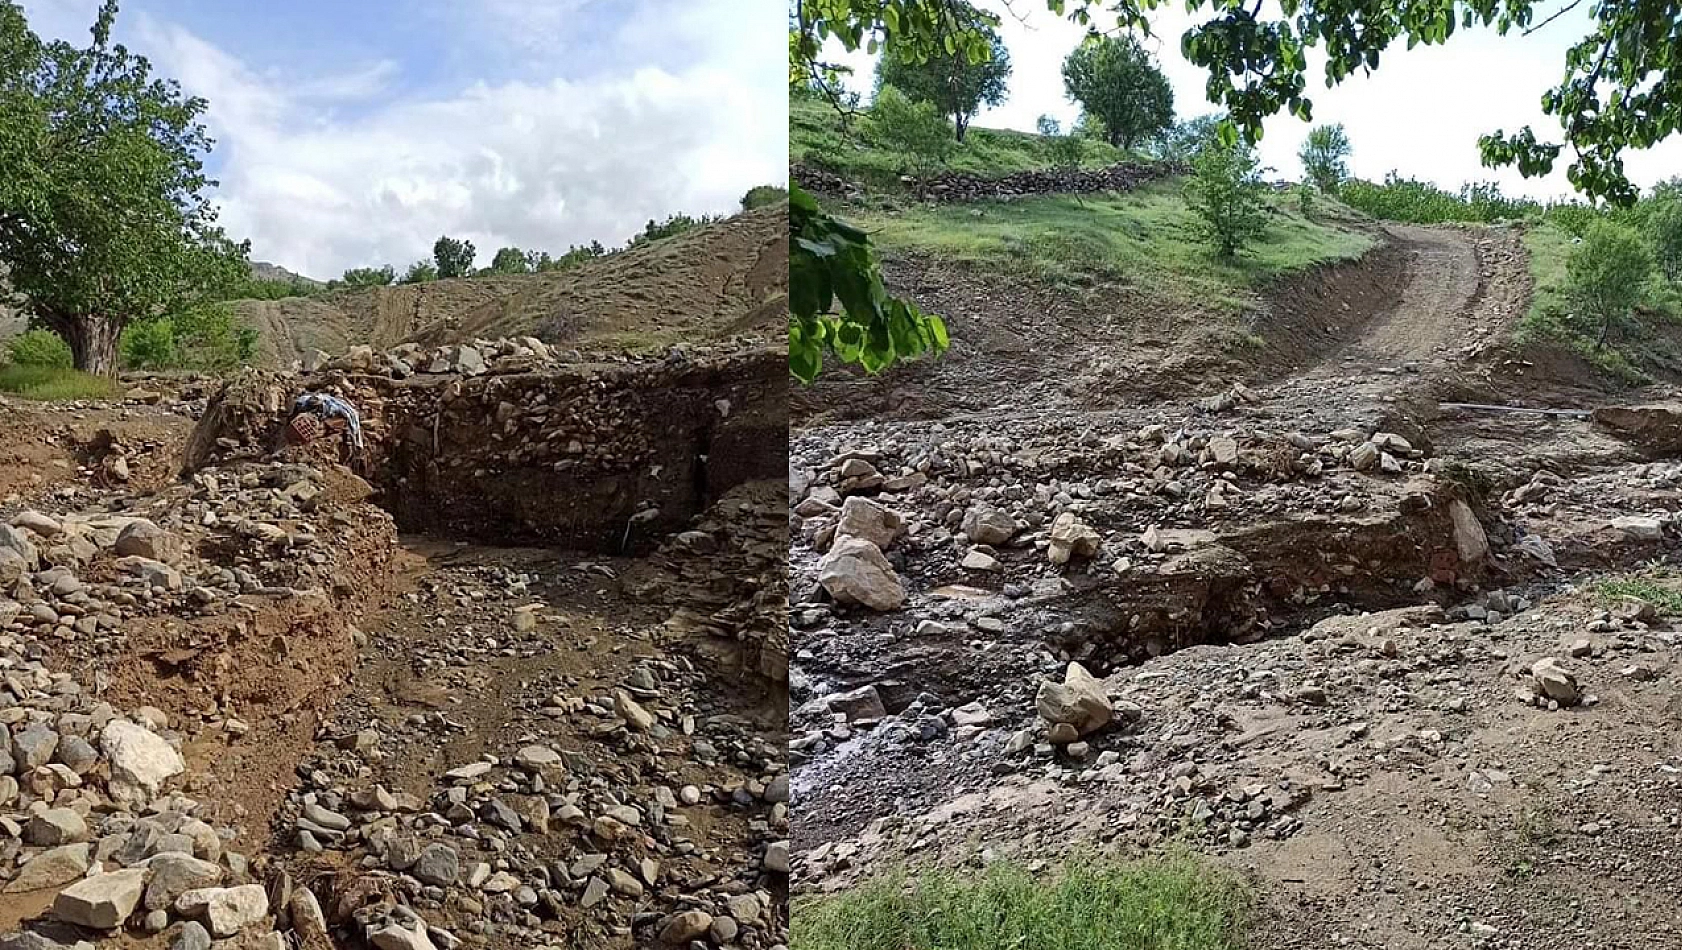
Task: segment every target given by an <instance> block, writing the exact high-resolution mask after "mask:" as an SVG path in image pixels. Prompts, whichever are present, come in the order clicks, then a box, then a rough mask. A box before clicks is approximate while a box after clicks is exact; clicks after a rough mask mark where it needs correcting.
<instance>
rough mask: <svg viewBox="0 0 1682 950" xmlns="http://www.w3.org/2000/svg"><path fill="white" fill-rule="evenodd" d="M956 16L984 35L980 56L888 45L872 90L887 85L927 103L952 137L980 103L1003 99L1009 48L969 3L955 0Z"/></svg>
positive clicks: (992, 103) (965, 128)
mask: <svg viewBox="0 0 1682 950" xmlns="http://www.w3.org/2000/svg"><path fill="white" fill-rule="evenodd" d="M958 15H959V18H960V22H961V23H963V24H965V25H966V26H967V27H968V28H970V29H973V30H975V31H977V32H979V33H980V34H981V35H982V36H983V37H985V38H986V40H987V56H986V57H985V58H984V59H980V60H971V59H970V56H969V52H968V51H967V50H954V51H952V52H947V51H946V50H944V49H942V50H937V51H936V52H934V53H933V54H932V55H928V56H919V55H918V54H917V53H916V52H915V51H913V52H911V53H908V54H906V53H901V52H900V49H899V46H898V45H897V44H890V45H889V46H887V47H886V48H885V49H884V50H883V51H882V58H881V59H880V60H878V61H877V64H876V85H877V88H878V89H880V88H882V87H884V86H893V87H894V88H896V89H898V90H899V91H900V92H903V93H905V95H906V97H907V98H909V99H911V100H912V101H914V102H929V103H933V104H934V106H935V108H936V109H939V110H940V112H941V113H942V114H944V115H945V116H946V117H947V118H949V119H951V120H952V127H953V129H955V130H956V136H957V140H958V141H959V142H962V141H963V140H964V133H965V132H966V131H968V130H969V123H970V120H971V119H973V118H975V114H976V113H977V112H979V111H981V107H982V106H984V105H986V106H996V105H998V104H1000V103H1002V102H1004V101H1005V95H1006V93H1007V91H1008V90H1007V83H1008V81H1009V79H1010V51H1009V50H1008V49H1006V48H1005V43H1004V40H1003V39H1002V38H1001V37H1000V36H999V33H998V30H996V29H994V28H993V23H992V21H991V20H990V19H988V18H986V17H984V16H983V15H982V13H981V11H979V10H977V9H976V8H975V7H974V6H971V5H969V4H967V3H961V2H960V10H959V14H958Z"/></svg>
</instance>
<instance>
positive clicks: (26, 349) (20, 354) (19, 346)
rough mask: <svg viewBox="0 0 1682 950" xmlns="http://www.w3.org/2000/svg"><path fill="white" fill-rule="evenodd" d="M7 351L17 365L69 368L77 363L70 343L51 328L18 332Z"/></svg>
mask: <svg viewBox="0 0 1682 950" xmlns="http://www.w3.org/2000/svg"><path fill="white" fill-rule="evenodd" d="M7 353H8V355H9V356H10V357H11V362H12V363H13V364H14V365H17V366H46V367H52V368H55V369H68V368H70V367H71V366H72V365H74V363H75V360H74V358H73V357H72V355H71V353H70V344H68V343H66V342H64V338H63V337H61V336H59V335H58V334H56V333H54V332H53V331H51V330H43V329H34V330H28V331H26V332H23V333H20V334H18V335H17V336H15V337H13V338H12V342H11V344H10V345H9V346H8V347H7Z"/></svg>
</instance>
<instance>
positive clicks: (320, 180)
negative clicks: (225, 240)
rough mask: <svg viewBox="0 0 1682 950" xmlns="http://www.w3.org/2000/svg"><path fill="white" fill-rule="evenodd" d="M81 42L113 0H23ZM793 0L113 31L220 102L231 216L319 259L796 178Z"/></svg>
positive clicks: (298, 12)
mask: <svg viewBox="0 0 1682 950" xmlns="http://www.w3.org/2000/svg"><path fill="white" fill-rule="evenodd" d="M23 7H24V10H25V12H26V14H27V15H28V17H29V21H30V25H31V26H32V27H33V28H34V29H35V31H36V32H37V33H39V34H41V35H43V36H47V37H54V38H64V39H69V40H72V41H74V42H77V43H83V42H85V41H86V39H87V35H88V34H87V29H88V27H89V25H91V24H92V22H93V17H94V13H95V11H96V9H97V7H98V0H23ZM785 17H786V9H785V2H784V0H352V2H345V0H286V2H284V3H248V2H239V3H229V2H226V0H126V2H124V4H123V6H122V10H121V12H120V13H119V15H118V21H117V30H116V34H117V38H118V40H119V41H121V42H123V43H125V44H127V45H128V46H129V47H130V48H131V49H134V50H136V51H138V52H140V53H142V54H144V55H146V56H147V57H149V58H150V59H151V60H152V62H153V64H154V66H155V67H157V69H158V70H159V71H160V72H161V73H163V74H164V75H168V76H173V77H175V78H177V79H179V80H180V81H181V83H182V85H183V87H185V89H186V90H187V91H188V92H189V93H192V94H195V95H200V96H203V97H204V98H206V99H208V100H209V101H210V111H209V113H208V117H207V124H208V125H209V127H210V129H211V133H212V135H213V136H214V137H215V138H216V140H217V147H216V150H215V153H214V155H213V157H212V161H211V167H212V169H213V171H214V173H215V177H217V178H218V179H220V181H221V187H220V188H219V190H218V193H217V198H218V201H219V203H220V205H221V208H222V223H223V224H224V225H225V226H226V228H227V230H228V232H229V233H230V234H231V235H233V236H234V237H236V238H238V237H247V238H250V239H251V242H252V257H253V258H254V259H257V260H266V261H271V262H274V263H277V264H280V265H282V266H284V267H287V268H290V269H292V270H295V271H298V272H301V273H304V274H307V275H309V276H312V277H316V278H322V279H325V278H327V277H333V276H337V275H338V274H339V273H340V272H341V271H343V270H344V269H345V268H347V267H356V266H365V265H377V264H384V263H391V264H395V265H397V267H398V269H399V270H400V271H401V270H402V267H403V265H405V264H406V263H408V262H409V261H413V260H415V259H417V258H420V257H425V256H429V255H430V254H431V247H432V242H433V240H434V239H435V238H436V237H437V236H438V235H439V234H443V233H448V234H451V235H454V236H457V237H465V238H468V239H470V240H471V241H473V243H474V245H475V246H476V247H477V248H478V252H479V263H480V264H488V263H489V261H490V256H491V254H492V253H494V252H495V250H496V248H498V247H501V246H506V245H515V246H518V247H522V248H544V249H549V250H552V251H556V252H559V251H562V250H565V249H566V247H567V246H569V245H571V244H576V243H587V242H589V241H591V240H599V241H601V242H602V243H604V244H608V245H614V244H620V243H623V242H624V241H625V240H626V239H627V238H629V237H630V236H631V235H632V234H633V233H635V232H637V231H639V230H640V229H641V227H642V225H643V224H644V222H646V221H647V220H648V219H650V218H663V217H665V216H666V215H668V214H671V213H673V212H680V211H681V212H687V213H690V214H700V213H704V212H712V213H717V212H728V211H733V210H735V209H736V208H737V207H738V200H739V199H740V198H741V196H742V194H743V192H745V191H747V190H748V188H750V187H752V186H753V185H757V184H764V183H766V182H780V181H782V180H784V179H786V177H787V162H788V107H787V92H786V82H787V79H786V76H787V66H786V57H787V51H788V47H787V32H786V29H787V27H786V20H785Z"/></svg>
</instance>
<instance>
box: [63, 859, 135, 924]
mask: <svg viewBox="0 0 1682 950" xmlns="http://www.w3.org/2000/svg"><path fill="white" fill-rule="evenodd" d="M145 888H146V870H145V869H144V868H128V869H126V870H122V871H113V872H111V873H110V874H95V875H94V876H93V877H89V878H83V879H82V880H80V881H77V882H76V883H75V884H72V885H70V886H69V887H67V888H65V889H64V890H62V891H60V892H59V894H58V897H57V898H55V899H54V900H53V915H54V916H55V917H57V918H58V919H60V920H65V921H69V922H70V923H73V924H77V925H79V926H82V927H92V928H93V929H95V930H115V929H117V928H118V927H120V926H122V923H123V921H125V920H127V919H128V916H129V915H130V914H132V913H134V907H135V905H136V904H138V903H140V895H141V893H142V892H143V891H144V890H145Z"/></svg>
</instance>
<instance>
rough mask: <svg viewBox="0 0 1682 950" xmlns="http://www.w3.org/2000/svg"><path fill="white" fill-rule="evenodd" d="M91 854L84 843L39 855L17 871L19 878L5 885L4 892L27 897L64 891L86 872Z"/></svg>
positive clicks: (68, 845)
mask: <svg viewBox="0 0 1682 950" xmlns="http://www.w3.org/2000/svg"><path fill="white" fill-rule="evenodd" d="M91 854H92V852H91V846H89V845H88V844H86V843H85V842H84V843H82V844H67V845H65V846H63V847H61V848H52V849H50V850H47V851H42V852H41V853H40V854H37V855H36V856H35V857H33V858H30V859H29V861H28V863H26V864H25V865H24V866H23V867H22V868H20V869H18V876H17V877H14V878H12V879H11V881H9V882H7V884H6V887H5V892H6V893H7V894H26V893H28V892H30V891H43V890H46V889H47V888H49V887H63V886H64V885H66V884H69V883H70V882H71V881H74V880H76V879H77V878H79V877H81V876H82V875H84V874H86V873H87V872H88V865H89V862H90V860H91Z"/></svg>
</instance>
